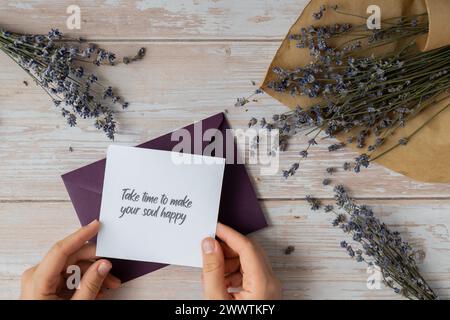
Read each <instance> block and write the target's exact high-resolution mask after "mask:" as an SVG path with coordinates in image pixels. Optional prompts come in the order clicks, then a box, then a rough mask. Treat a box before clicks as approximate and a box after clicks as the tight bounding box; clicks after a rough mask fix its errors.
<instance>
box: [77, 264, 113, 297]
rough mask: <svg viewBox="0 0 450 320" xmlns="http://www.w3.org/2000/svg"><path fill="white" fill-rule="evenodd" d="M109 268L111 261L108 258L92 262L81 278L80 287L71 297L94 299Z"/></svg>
mask: <svg viewBox="0 0 450 320" xmlns="http://www.w3.org/2000/svg"><path fill="white" fill-rule="evenodd" d="M111 268H112V265H111V262H109V261H108V260H104V259H102V260H98V261H96V262H94V263H93V264H92V265H91V266H90V267H89V269H87V270H86V272H85V273H84V275H83V278H81V283H80V289H78V290H77V291H76V292H75V294H74V295H73V297H72V299H73V300H94V299H95V298H96V297H97V295H98V293H99V292H100V289H101V288H102V284H103V281H104V280H105V278H106V276H107V275H108V273H109V271H110V270H111Z"/></svg>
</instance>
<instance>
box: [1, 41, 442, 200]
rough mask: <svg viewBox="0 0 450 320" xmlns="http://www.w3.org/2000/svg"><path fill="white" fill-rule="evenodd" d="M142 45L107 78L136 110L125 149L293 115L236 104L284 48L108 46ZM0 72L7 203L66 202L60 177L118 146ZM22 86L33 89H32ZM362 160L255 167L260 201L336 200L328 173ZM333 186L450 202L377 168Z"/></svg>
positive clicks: (124, 125)
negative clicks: (193, 126)
mask: <svg viewBox="0 0 450 320" xmlns="http://www.w3.org/2000/svg"><path fill="white" fill-rule="evenodd" d="M142 45H145V46H146V47H147V49H148V52H149V54H148V57H146V59H144V60H143V61H141V62H139V63H136V64H131V65H128V66H123V65H119V66H117V67H105V68H100V69H98V73H99V75H100V76H101V78H103V79H105V82H106V81H109V82H110V83H111V84H112V85H114V86H115V87H118V88H120V94H121V95H123V96H124V97H125V98H126V99H128V100H129V101H131V105H130V107H129V109H128V110H127V111H125V112H122V111H119V113H118V120H119V123H120V129H119V130H120V134H118V135H117V140H116V141H117V143H120V144H125V145H136V144H138V143H141V142H143V141H147V140H149V139H150V138H153V137H157V136H159V135H161V134H164V133H167V132H170V131H171V130H173V129H176V128H179V127H182V126H184V125H188V124H190V123H192V122H193V121H197V120H200V119H202V118H205V117H207V116H210V115H212V114H215V113H217V112H221V111H224V110H225V109H226V110H228V113H227V116H228V118H229V120H230V122H231V124H232V126H233V127H234V128H245V127H246V126H247V122H248V120H249V118H250V117H252V116H255V117H257V118H261V117H267V118H270V117H271V116H272V115H273V114H274V113H277V112H282V111H285V110H287V108H286V107H284V106H281V105H280V104H279V103H278V102H276V101H274V100H273V99H271V98H270V97H267V96H261V97H260V98H259V102H257V103H252V104H251V105H250V106H249V107H248V111H247V108H235V107H234V101H235V98H236V97H238V96H244V95H247V94H248V93H249V92H252V91H253V90H254V88H255V87H254V86H253V85H252V84H251V82H250V81H251V80H254V81H258V80H260V79H262V78H263V76H264V72H265V69H266V67H267V66H268V64H269V62H270V59H271V57H272V55H273V54H274V52H275V51H276V49H277V46H278V45H277V44H276V43H264V42H256V43H243V42H223V43H222V42H219V43H217V42H212V43H211V42H209V43H208V42H205V43H203V42H202V43H177V42H175V43H131V44H130V43H112V44H107V45H106V47H107V48H108V49H113V50H114V51H116V52H118V53H120V54H124V55H127V54H131V53H133V52H135V51H136V50H137V49H138V48H139V47H140V46H142ZM0 68H1V70H2V72H1V73H0V138H1V143H0V200H42V199H52V200H67V199H68V196H67V193H66V191H65V189H64V187H63V184H62V181H61V179H60V177H59V176H60V174H62V173H65V172H67V171H70V170H73V169H75V168H78V167H80V166H82V165H84V164H88V163H90V162H92V161H95V160H98V159H101V158H102V157H104V155H105V151H106V147H107V145H108V144H109V141H108V140H107V139H106V138H105V137H104V136H103V134H102V133H100V132H97V131H96V130H95V129H94V128H93V126H92V125H91V123H90V122H87V121H80V126H79V127H78V128H67V126H66V125H65V123H64V119H63V118H62V117H61V116H60V115H59V112H58V111H57V110H56V109H55V108H54V107H53V106H52V103H51V101H50V100H49V98H48V96H47V95H46V94H45V93H44V92H43V90H41V89H40V88H39V87H36V86H35V85H34V84H33V83H32V82H31V81H30V79H28V76H27V75H26V74H24V73H23V71H22V70H21V69H20V68H18V67H17V66H16V65H14V64H13V63H12V62H11V61H10V60H9V58H7V57H6V56H4V55H0ZM23 80H27V81H28V82H29V83H30V85H29V86H28V87H26V86H25V85H24V84H23V83H22V82H23ZM306 141H307V139H306V138H304V137H302V138H299V139H296V140H295V141H292V145H291V146H290V149H289V151H288V152H285V153H283V154H282V156H281V163H280V170H281V169H285V168H287V167H289V166H290V164H292V163H293V162H294V161H297V160H298V158H299V156H298V152H299V151H300V150H302V148H304V144H305V143H306ZM69 146H72V147H73V150H74V151H73V152H69ZM355 156H356V154H355V153H353V152H351V151H349V150H342V151H339V152H336V153H333V154H330V153H328V152H327V151H326V144H323V145H322V146H318V147H317V148H315V149H314V150H312V152H311V154H310V158H309V159H308V160H306V161H304V162H303V163H302V169H301V170H300V171H299V174H298V175H297V176H296V177H294V178H291V179H289V180H287V181H286V180H284V179H283V178H281V175H280V174H277V175H272V176H261V174H260V166H259V165H249V166H248V167H249V171H250V173H251V175H252V176H253V178H254V180H255V185H256V188H257V192H258V195H259V197H261V198H279V199H291V198H302V197H304V195H305V194H308V193H311V192H313V191H311V190H314V193H315V194H316V195H317V196H320V197H330V193H329V191H328V190H325V189H324V188H323V187H322V185H321V181H322V177H323V175H324V172H325V169H326V168H327V167H329V166H336V167H337V166H341V165H342V164H343V163H344V162H345V161H349V160H352V159H353V158H354V157H355ZM333 180H335V181H336V182H337V181H341V182H343V183H345V184H347V185H350V186H351V187H352V188H354V190H358V194H357V196H358V197H370V198H371V197H389V198H391V197H396V198H398V197H401V198H406V197H426V198H432V197H439V198H448V197H449V196H450V185H442V184H421V183H417V182H413V181H411V180H409V179H408V178H405V177H403V176H401V175H399V174H396V173H393V172H391V171H389V170H387V169H384V168H382V167H380V166H377V165H374V166H373V167H372V168H369V169H368V170H366V171H364V173H363V174H361V175H360V176H357V175H356V174H353V173H342V172H341V173H338V174H336V175H335V176H334V177H333Z"/></svg>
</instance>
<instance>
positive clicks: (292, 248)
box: [284, 246, 295, 255]
mask: <svg viewBox="0 0 450 320" xmlns="http://www.w3.org/2000/svg"><path fill="white" fill-rule="evenodd" d="M294 251H295V247H294V246H287V247H286V249H284V254H285V255H290V254H291V253H292V252H294Z"/></svg>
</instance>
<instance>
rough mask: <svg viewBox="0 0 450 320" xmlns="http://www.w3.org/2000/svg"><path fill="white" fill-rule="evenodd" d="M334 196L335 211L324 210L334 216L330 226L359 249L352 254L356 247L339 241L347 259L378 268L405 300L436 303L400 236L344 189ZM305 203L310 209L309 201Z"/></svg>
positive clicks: (328, 207) (434, 295) (412, 255)
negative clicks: (343, 234) (335, 228)
mask: <svg viewBox="0 0 450 320" xmlns="http://www.w3.org/2000/svg"><path fill="white" fill-rule="evenodd" d="M334 192H335V195H334V198H335V201H336V206H337V209H335V208H334V207H333V206H331V205H326V206H325V207H324V210H325V212H332V213H334V214H335V219H333V221H332V225H333V226H335V227H339V228H341V229H342V230H343V231H344V232H345V233H346V234H349V235H350V236H351V237H352V240H353V241H354V242H355V243H357V244H358V247H360V248H359V249H356V250H355V246H352V245H350V244H348V243H347V241H342V242H341V244H340V246H341V247H342V248H344V249H345V250H346V251H347V253H348V255H349V256H350V257H351V258H354V259H355V260H356V261H357V262H363V263H366V264H368V265H369V266H372V265H375V266H378V267H379V268H380V270H381V274H382V276H383V281H384V283H385V284H386V285H387V286H389V287H391V288H392V289H393V290H394V292H396V293H399V294H401V295H403V296H405V297H406V298H408V299H419V300H434V299H437V298H438V297H437V295H436V294H435V293H434V291H433V290H432V289H431V287H430V286H429V285H428V284H427V282H426V281H425V279H424V278H423V277H422V276H421V275H420V273H419V270H418V267H417V263H416V260H415V259H416V252H415V251H414V250H413V249H412V247H411V246H410V245H409V244H408V243H407V242H405V241H403V240H402V238H401V236H400V233H399V232H397V231H391V230H390V229H389V227H388V226H387V225H386V224H384V223H383V222H381V221H380V220H379V219H378V218H376V217H375V216H374V213H373V211H372V210H371V209H370V208H369V207H368V206H366V205H357V204H355V202H354V201H353V199H352V198H351V197H350V196H349V195H348V193H347V192H346V190H345V188H344V186H342V185H338V186H336V187H335V188H334ZM309 199H314V198H312V197H309ZM308 203H309V204H310V205H311V200H308ZM313 204H314V205H316V206H315V207H314V210H317V209H318V208H317V203H316V202H313Z"/></svg>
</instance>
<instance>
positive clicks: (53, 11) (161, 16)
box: [0, 0, 308, 39]
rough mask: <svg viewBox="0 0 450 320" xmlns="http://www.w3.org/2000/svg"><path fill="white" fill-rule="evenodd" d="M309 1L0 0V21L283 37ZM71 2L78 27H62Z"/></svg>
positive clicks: (154, 34) (38, 27)
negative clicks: (77, 14)
mask: <svg viewBox="0 0 450 320" xmlns="http://www.w3.org/2000/svg"><path fill="white" fill-rule="evenodd" d="M307 2H308V0H283V1H260V0H246V1H240V0H227V1H220V0H188V1H178V0H164V1H161V0H156V1H155V0H136V1H128V0H94V1H92V0H82V1H76V2H74V1H70V0H58V1H44V0H7V1H1V2H0V23H1V26H2V27H5V28H9V29H11V30H14V31H20V32H32V33H44V34H45V33H47V32H48V30H49V29H50V28H59V29H60V30H61V31H63V32H64V33H67V34H68V35H71V36H73V37H78V36H82V37H87V38H90V39H100V38H102V39H249V38H250V39H281V38H283V37H284V36H285V34H286V32H287V30H288V29H289V27H290V25H291V24H292V23H294V21H295V20H296V19H297V16H298V14H299V13H300V12H301V10H302V9H303V8H304V6H305V5H306V3H307ZM74 4H76V5H78V6H79V7H80V9H81V29H80V30H68V28H67V26H66V20H67V18H68V17H69V14H67V13H66V10H67V7H68V6H70V5H74ZM17 17H20V19H17ZM24 21H26V23H24Z"/></svg>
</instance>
